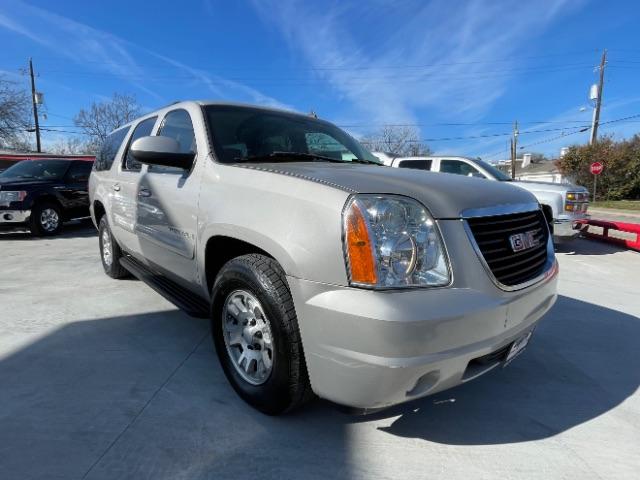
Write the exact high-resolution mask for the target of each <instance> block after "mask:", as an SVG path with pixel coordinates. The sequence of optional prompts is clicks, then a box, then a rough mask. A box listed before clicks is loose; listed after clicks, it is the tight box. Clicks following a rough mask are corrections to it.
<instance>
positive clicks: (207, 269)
mask: <svg viewBox="0 0 640 480" xmlns="http://www.w3.org/2000/svg"><path fill="white" fill-rule="evenodd" d="M251 253H258V254H261V255H264V256H266V257H269V258H273V259H274V260H276V261H278V259H277V258H276V257H275V256H273V255H271V254H270V253H269V252H267V251H266V250H264V249H263V248H260V247H259V246H257V245H255V244H253V243H251V242H248V241H245V240H241V239H239V238H235V237H230V236H226V235H214V236H212V237H210V238H209V239H208V240H207V242H206V245H205V249H204V272H203V273H204V277H205V281H206V288H207V292H208V293H210V292H211V289H212V287H213V282H214V281H215V279H216V276H217V275H218V272H220V269H221V268H222V267H223V266H224V264H225V263H227V262H228V261H229V260H231V259H233V258H236V257H239V256H241V255H248V254H251Z"/></svg>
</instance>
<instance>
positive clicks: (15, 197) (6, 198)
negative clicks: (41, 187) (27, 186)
mask: <svg viewBox="0 0 640 480" xmlns="http://www.w3.org/2000/svg"><path fill="white" fill-rule="evenodd" d="M26 196H27V192H25V191H17V190H14V191H4V192H0V203H5V204H7V205H8V204H9V203H11V202H21V201H22V200H24V197H26Z"/></svg>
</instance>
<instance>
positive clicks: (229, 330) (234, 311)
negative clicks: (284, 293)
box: [222, 290, 275, 385]
mask: <svg viewBox="0 0 640 480" xmlns="http://www.w3.org/2000/svg"><path fill="white" fill-rule="evenodd" d="M222 334H223V337H224V344H225V347H226V348H227V354H228V355H229V358H230V359H231V363H233V366H234V367H235V369H236V371H237V372H238V373H239V374H240V376H241V377H242V378H243V379H245V380H246V381H247V382H249V383H250V384H251V385H262V384H263V383H265V382H266V381H267V379H268V378H269V375H271V370H272V369H273V359H274V356H275V352H274V346H273V339H272V336H271V325H270V324H269V320H268V319H267V317H266V316H265V314H264V310H263V309H262V305H260V302H259V301H258V300H257V299H256V297H254V296H253V295H252V294H251V293H249V292H247V291H246V290H234V291H233V292H231V293H230V294H229V295H228V296H227V299H226V300H225V302H224V308H223V310H222Z"/></svg>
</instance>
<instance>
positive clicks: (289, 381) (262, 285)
mask: <svg viewBox="0 0 640 480" xmlns="http://www.w3.org/2000/svg"><path fill="white" fill-rule="evenodd" d="M239 289H241V290H244V291H247V292H249V293H250V294H251V295H253V296H254V297H255V298H256V299H257V300H258V301H259V302H260V304H261V306H262V309H263V310H264V314H265V316H266V318H267V319H268V321H269V324H270V329H271V337H272V343H273V346H274V349H273V357H274V358H273V363H272V369H271V372H270V374H269V376H268V378H267V379H266V380H265V381H264V383H262V384H260V385H253V384H251V383H249V382H248V381H247V380H245V379H244V378H243V377H242V376H241V375H240V374H239V373H238V371H237V369H236V367H235V365H234V363H233V362H234V361H233V360H232V359H231V357H230V354H229V352H228V351H227V347H226V345H225V340H224V333H223V323H224V322H223V318H222V315H223V311H224V305H225V302H226V300H227V297H228V296H229V295H230V294H231V293H232V292H236V291H238V290H239ZM211 298H212V308H211V331H212V336H213V342H214V345H215V347H216V352H217V353H218V358H219V359H220V363H221V365H222V368H223V370H224V373H225V375H226V377H227V379H228V380H229V383H231V386H232V387H233V388H234V390H235V391H236V392H237V393H238V395H240V397H242V399H243V400H245V401H246V402H247V403H248V404H250V405H251V406H253V407H255V408H256V409H258V410H260V411H261V412H263V413H265V414H268V415H278V414H281V413H285V412H289V411H291V410H294V409H295V408H297V407H299V406H301V405H302V404H304V403H305V402H307V401H308V400H310V399H311V398H313V392H312V391H311V386H310V384H309V376H308V373H307V367H306V364H305V361H304V353H303V349H302V341H301V339H300V330H299V328H298V319H297V317H296V312H295V308H294V305H293V299H292V298H291V293H290V292H289V287H288V285H287V281H286V278H285V274H284V271H283V270H282V268H281V267H280V265H279V264H278V263H277V262H276V261H275V260H273V259H272V258H269V257H266V256H264V255H258V254H251V255H243V256H241V257H237V258H234V259H233V260H230V261H229V262H227V263H226V265H224V267H222V269H221V270H220V273H219V274H218V276H217V277H216V280H215V283H214V285H213V289H212V295H211Z"/></svg>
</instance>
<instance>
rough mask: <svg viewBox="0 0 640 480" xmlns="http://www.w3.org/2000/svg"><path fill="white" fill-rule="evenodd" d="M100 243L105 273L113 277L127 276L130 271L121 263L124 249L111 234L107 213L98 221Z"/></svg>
mask: <svg viewBox="0 0 640 480" xmlns="http://www.w3.org/2000/svg"><path fill="white" fill-rule="evenodd" d="M98 245H99V246H100V258H101V260H102V268H103V269H104V273H106V274H107V275H109V276H110V277H111V278H124V277H127V276H128V275H129V272H127V271H126V270H125V268H124V267H123V266H122V265H120V259H121V258H122V251H121V250H120V246H119V245H118V243H117V242H116V240H115V238H113V235H112V234H111V230H110V229H109V222H107V216H106V215H103V216H102V218H101V219H100V223H98Z"/></svg>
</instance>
